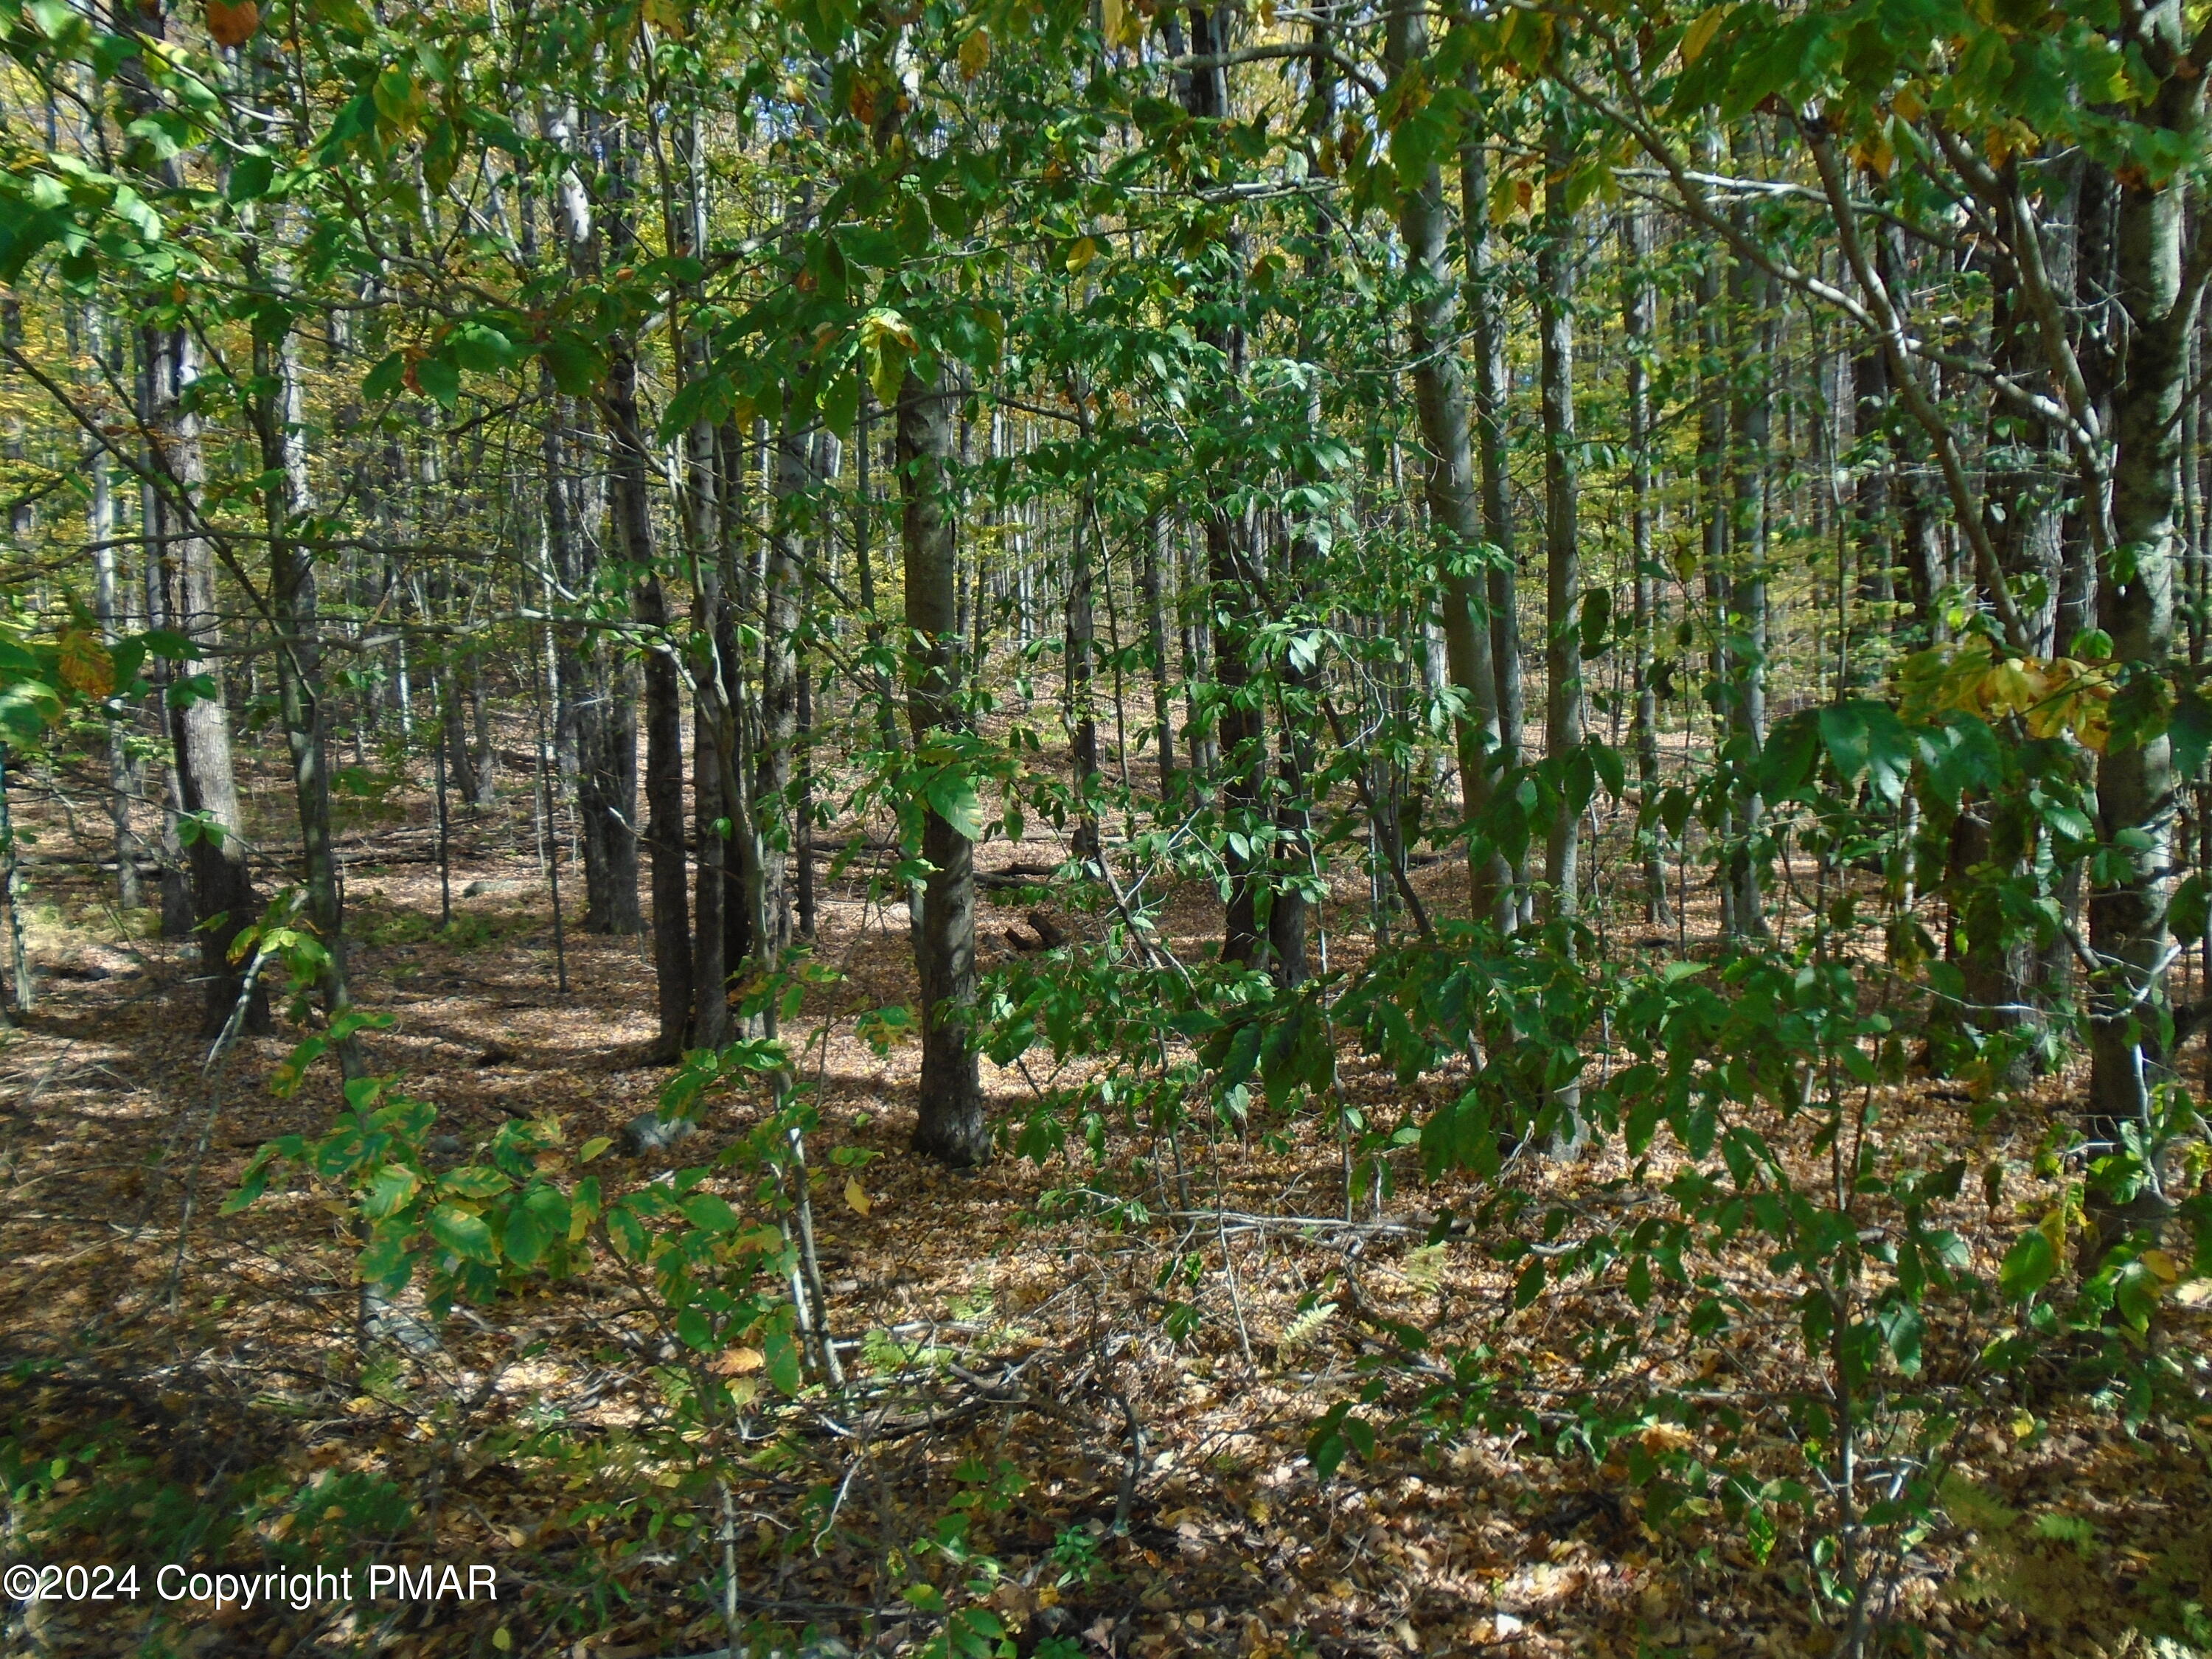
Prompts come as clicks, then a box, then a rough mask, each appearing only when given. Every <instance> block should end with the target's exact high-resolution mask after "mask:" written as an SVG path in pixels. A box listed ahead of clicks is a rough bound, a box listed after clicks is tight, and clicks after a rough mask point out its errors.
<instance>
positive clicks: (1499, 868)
mask: <svg viewBox="0 0 2212 1659" xmlns="http://www.w3.org/2000/svg"><path fill="white" fill-rule="evenodd" d="M1428 44H1429V43H1428V24H1427V21H1426V19H1425V17H1424V16H1423V15H1421V14H1419V13H1418V12H1417V11H1415V10H1414V9H1413V8H1411V7H1400V8H1397V9H1394V10H1393V11H1392V12H1391V14H1390V18H1389V34H1388V37H1387V42H1386V48H1385V51H1386V56H1387V58H1388V59H1389V64H1390V67H1391V70H1392V72H1393V73H1394V74H1403V73H1404V72H1405V71H1406V70H1407V69H1408V68H1410V67H1411V66H1412V65H1413V64H1418V63H1419V62H1420V61H1421V60H1422V59H1423V58H1425V57H1426V55H1427V52H1428ZM1410 182H1411V186H1412V187H1411V188H1409V189H1407V191H1405V192H1404V194H1403V196H1402V197H1401V199H1400V203H1399V209H1398V233H1399V237H1400V240H1401V241H1402V242H1403V243H1404V246H1405V250H1406V259H1407V264H1408V265H1409V266H1410V267H1411V270H1412V274H1413V284H1414V286H1413V297H1412V300H1411V301H1410V303H1409V306H1408V308H1407V317H1408V323H1409V326H1410V331H1411V333H1412V335H1413V341H1412V346H1413V362H1414V368H1413V399H1414V404H1415V406H1416V408H1417V410H1419V416H1420V423H1421V438H1422V443H1423V447H1424V448H1425V450H1426V452H1427V479H1426V495H1427V500H1428V506H1429V529H1430V533H1431V536H1432V537H1433V538H1434V539H1435V542H1436V562H1437V586H1438V587H1439V588H1440V590H1441V592H1442V606H1441V609H1442V611H1443V617H1442V622H1443V631H1444V655H1445V659H1446V662H1447V664H1448V665H1449V668H1450V671H1451V678H1452V684H1454V685H1455V686H1457V687H1458V688H1459V689H1460V690H1461V691H1462V693H1463V694H1464V696H1465V698H1466V707H1465V710H1464V712H1463V713H1462V714H1461V715H1460V717H1459V719H1458V720H1457V721H1456V723H1455V739H1456V747H1457V750H1458V755H1459V771H1460V789H1461V792H1462V801H1463V804H1464V806H1465V811H1466V815H1467V817H1468V819H1470V820H1471V821H1474V822H1477V823H1479V822H1480V820H1481V819H1482V818H1483V817H1485V816H1486V813H1487V812H1488V811H1489V807H1490V803H1491V798H1492V791H1493V790H1494V788H1495V787H1496V783H1497V779H1498V768H1499V766H1500V764H1501V763H1502V762H1503V761H1504V758H1505V751H1504V743H1503V734H1502V731H1501V728H1500V724H1499V711H1498V673H1497V666H1496V663H1495V661H1494V659H1493V658H1492V646H1493V640H1494V635H1493V633H1492V629H1491V627H1490V626H1489V625H1488V622H1489V619H1488V618H1487V617H1486V614H1485V613H1486V611H1489V610H1490V609H1491V595H1490V584H1489V581H1488V579H1487V577H1486V576H1485V575H1483V574H1478V573H1479V566H1477V565H1474V564H1473V563H1471V562H1470V558H1469V556H1470V555H1472V554H1473V553H1474V551H1475V550H1477V549H1478V548H1479V547H1480V545H1481V544H1482V543H1483V542H1484V540H1485V536H1484V527H1485V526H1484V523H1483V517H1482V512H1481V508H1480V505H1479V503H1478V501H1477V499H1476V486H1475V476H1474V453H1473V451H1472V448H1471V447H1470V439H1469V420H1468V414H1469V411H1468V397H1467V387H1466V384H1465V382H1464V380H1462V376H1461V372H1460V361H1459V354H1458V351H1457V349H1455V341H1456V339H1457V336H1458V330H1459V285H1458V283H1456V282H1455V281H1454V280H1453V276H1452V273H1451V269H1450V266H1449V264H1448V262H1447V257H1446V249H1447V247H1448V245H1449V241H1450V236H1451V225H1450V211H1449V209H1448V208H1447V207H1446V205H1445V204H1444V195H1443V174H1442V173H1441V171H1440V170H1439V169H1438V168H1437V167H1435V166H1433V165H1431V167H1428V168H1426V169H1425V172H1424V173H1423V174H1422V176H1420V177H1419V178H1417V179H1413V180H1412V181H1410ZM1473 845H1474V851H1473V855H1472V856H1471V857H1470V859H1469V860H1468V895H1469V902H1470V912H1471V914H1472V915H1474V918H1475V920H1476V921H1489V922H1492V923H1494V924H1495V925H1496V926H1497V927H1499V928H1500V929H1502V930H1510V928H1511V927H1513V925H1514V922H1515V921H1516V913H1515V908H1514V898H1513V894H1512V888H1511V878H1510V872H1508V870H1507V869H1506V867H1505V864H1504V860H1503V859H1501V858H1499V857H1498V855H1497V854H1495V853H1492V852H1490V851H1489V850H1487V846H1486V843H1485V842H1483V841H1482V840H1481V839H1480V837H1478V839H1477V840H1476V841H1475V842H1474V844H1473Z"/></svg>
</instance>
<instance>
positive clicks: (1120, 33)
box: [1105, 0, 1145, 46]
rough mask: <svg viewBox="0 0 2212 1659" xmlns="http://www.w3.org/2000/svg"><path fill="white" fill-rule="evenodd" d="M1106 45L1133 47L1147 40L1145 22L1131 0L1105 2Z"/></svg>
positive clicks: (1107, 0)
mask: <svg viewBox="0 0 2212 1659" xmlns="http://www.w3.org/2000/svg"><path fill="white" fill-rule="evenodd" d="M1105 14H1106V15H1105V24H1106V44H1107V45H1108V46H1136V45H1138V44H1139V43H1140V42H1141V41H1142V40H1144V38H1145V20H1144V18H1143V17H1142V16H1141V15H1139V13H1138V11H1137V9H1136V8H1135V7H1134V6H1133V5H1132V4H1130V3H1129V0H1105Z"/></svg>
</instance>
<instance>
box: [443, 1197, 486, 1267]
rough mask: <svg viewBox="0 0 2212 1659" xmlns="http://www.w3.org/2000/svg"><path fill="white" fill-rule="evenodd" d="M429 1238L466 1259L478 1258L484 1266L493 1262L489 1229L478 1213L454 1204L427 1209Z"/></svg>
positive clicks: (476, 1259) (474, 1259)
mask: <svg viewBox="0 0 2212 1659" xmlns="http://www.w3.org/2000/svg"><path fill="white" fill-rule="evenodd" d="M430 1237H433V1238H435V1239H436V1240H437V1241H438V1243H441V1244H442V1245H444V1246H445V1247H446V1248H447V1249H449V1250H451V1251H452V1252H453V1254H454V1255H458V1256H459V1257H461V1258H462V1259H463V1260H465V1261H481V1262H482V1263H483V1265H484V1266H485V1267H493V1266H495V1265H497V1263H498V1261H499V1251H498V1249H496V1248H495V1246H494V1245H493V1243H492V1239H491V1229H490V1228H489V1227H488V1226H486V1225H484V1218H483V1217H482V1216H480V1215H471V1213H470V1212H468V1211H466V1210H465V1209H463V1208H461V1206H459V1205H458V1204H441V1205H439V1206H438V1207H437V1208H435V1210H433V1211H431V1212H430Z"/></svg>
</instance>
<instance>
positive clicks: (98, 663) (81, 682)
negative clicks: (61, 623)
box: [61, 628, 115, 697]
mask: <svg viewBox="0 0 2212 1659" xmlns="http://www.w3.org/2000/svg"><path fill="white" fill-rule="evenodd" d="M61 671H62V684H64V685H66V686H67V687H69V689H70V690H72V691H75V692H77V693H80V694H81V695H82V696H88V697H105V696H108V695H109V694H110V693H112V691H113V690H115V659H113V658H112V657H111V656H109V655H108V654H107V647H106V646H104V645H102V644H101V643H100V635H97V634H95V633H94V632H93V631H92V630H91V629H88V628H64V629H62V637H61Z"/></svg>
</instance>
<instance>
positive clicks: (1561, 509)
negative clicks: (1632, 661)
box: [1537, 118, 1583, 917]
mask: <svg viewBox="0 0 2212 1659" xmlns="http://www.w3.org/2000/svg"><path fill="white" fill-rule="evenodd" d="M1572 160H1573V155H1572V152H1571V149H1569V146H1568V141H1567V137H1566V134H1565V129H1564V125H1563V118H1554V120H1553V125H1552V129H1551V131H1550V132H1549V134H1548V135H1547V142H1546V166H1547V169H1548V172H1549V177H1550V179H1551V181H1552V182H1551V184H1550V185H1549V186H1548V187H1547V191H1546V192H1545V202H1544V233H1543V241H1542V244H1541V248H1540V251H1539V253H1538V256H1537V287H1538V290H1539V295H1540V299H1539V303H1538V316H1539V320H1540V322H1541V327H1542V334H1543V356H1542V365H1541V404H1542V415H1543V424H1544V602H1545V617H1544V629H1545V648H1544V665H1545V672H1544V679H1545V685H1544V754H1545V758H1546V759H1547V761H1550V762H1551V763H1553V764H1554V765H1558V764H1560V763H1562V762H1563V761H1564V758H1565V757H1566V756H1567V755H1569V754H1571V752H1573V751H1574V750H1577V749H1579V748H1580V747H1581V746H1582V742H1583V665H1582V649H1581V641H1580V636H1579V634H1578V632H1577V628H1576V625H1575V624H1576V620H1577V612H1578V610H1579V607H1580V605H1581V603H1582V549H1581V544H1580V541H1579V529H1578V526H1577V523H1576V513H1577V506H1578V501H1577V497H1578V494H1579V490H1580V483H1579V479H1578V477H1577V465H1576V453H1575V335H1574V317H1575V312H1574V307H1575V255H1576V252H1577V249H1576V246H1575V236H1576V230H1575V221H1574V215H1573V212H1572V211H1571V210H1570V209H1569V207H1568V205H1567V197H1566V189H1565V182H1564V181H1565V177H1566V173H1567V171H1568V168H1569V167H1570V166H1571V162H1572ZM1560 777H1561V782H1562V785H1564V782H1565V774H1564V773H1562V774H1561V775H1560ZM1544 880H1545V884H1546V885H1547V886H1548V887H1549V888H1550V890H1551V914H1552V915H1553V916H1555V917H1571V916H1573V915H1575V914H1576V913H1577V910H1578V909H1579V908H1581V901H1582V814H1581V813H1580V812H1579V811H1575V810H1573V809H1572V808H1570V807H1565V806H1563V807H1562V808H1561V809H1560V810H1559V811H1557V812H1555V813H1554V814H1553V818H1552V822H1551V824H1550V826H1549V829H1548V830H1547V835H1546V838H1545V844H1544Z"/></svg>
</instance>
